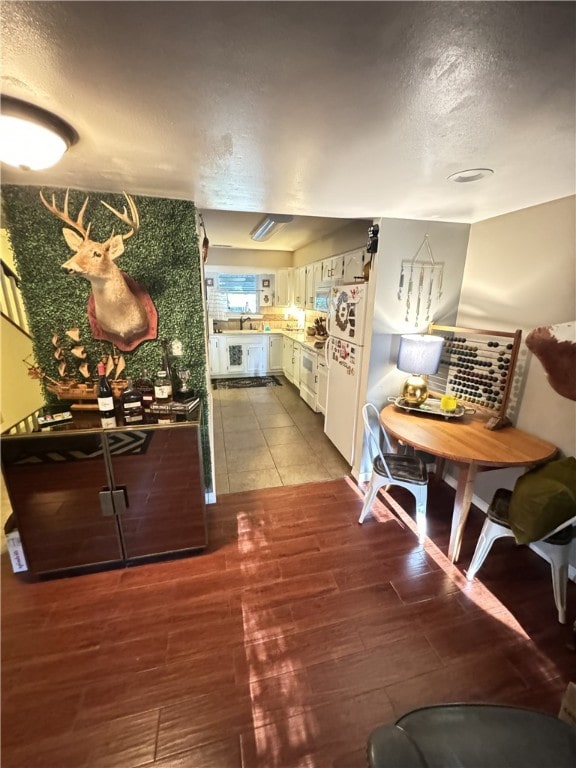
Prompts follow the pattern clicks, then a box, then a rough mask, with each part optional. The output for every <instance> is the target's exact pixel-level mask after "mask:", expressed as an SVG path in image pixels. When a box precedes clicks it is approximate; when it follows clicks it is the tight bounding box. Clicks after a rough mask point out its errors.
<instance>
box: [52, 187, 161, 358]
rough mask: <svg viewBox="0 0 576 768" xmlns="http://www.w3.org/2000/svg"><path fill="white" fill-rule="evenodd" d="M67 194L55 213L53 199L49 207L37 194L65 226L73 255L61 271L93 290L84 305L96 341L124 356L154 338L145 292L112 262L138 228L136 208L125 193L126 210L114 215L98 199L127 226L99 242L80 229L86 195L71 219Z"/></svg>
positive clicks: (153, 320)
mask: <svg viewBox="0 0 576 768" xmlns="http://www.w3.org/2000/svg"><path fill="white" fill-rule="evenodd" d="M68 193H69V190H66V195H65V198H64V207H63V209H62V210H61V211H60V210H58V208H57V206H56V201H55V197H54V195H52V204H51V205H50V204H49V203H48V202H47V201H46V199H45V198H44V196H43V194H42V192H40V199H41V200H42V202H43V203H44V205H45V206H46V208H47V209H48V210H49V211H50V213H52V214H54V216H56V217H57V218H58V219H60V220H61V221H63V222H64V223H65V224H68V225H69V227H70V229H69V228H67V227H65V228H64V229H63V230H62V234H63V236H64V239H65V240H66V243H67V245H68V247H69V248H70V249H71V250H72V251H75V253H74V255H73V256H72V257H71V258H70V259H68V261H66V262H64V264H62V269H64V270H66V272H67V273H68V274H69V275H75V276H80V277H84V278H85V279H86V280H88V281H89V282H90V285H91V286H92V294H91V296H90V300H89V302H88V317H89V320H90V324H91V326H92V332H93V336H94V338H96V339H106V340H107V341H111V342H112V343H114V344H115V345H116V346H117V347H118V348H119V349H121V350H123V351H125V352H127V351H130V350H132V349H134V348H135V347H136V346H138V344H140V342H141V341H144V340H145V339H149V338H155V337H156V323H157V315H156V309H155V307H154V305H153V303H152V300H151V299H150V296H148V294H147V293H146V292H145V291H144V289H143V288H142V287H141V286H139V285H138V283H136V282H135V281H134V280H132V279H131V278H130V277H129V276H128V275H126V274H125V273H124V272H122V271H121V270H120V269H119V268H118V267H117V266H116V264H115V261H116V259H117V258H118V257H119V256H121V255H122V254H123V253H124V241H125V240H127V239H128V238H129V237H132V235H134V234H135V233H136V232H138V229H139V228H140V220H139V217H138V210H137V209H136V205H135V203H134V200H133V199H132V198H131V197H130V196H129V195H127V194H126V193H124V197H125V198H126V202H127V203H128V210H127V209H126V206H124V210H123V211H122V212H120V211H117V210H116V209H114V208H112V206H110V205H108V203H106V202H104V200H101V201H100V202H101V203H102V205H104V206H105V207H106V208H108V210H110V211H112V213H113V214H114V215H115V216H117V217H118V218H119V219H120V221H122V222H123V223H124V224H126V225H127V226H128V227H129V230H128V231H127V232H125V233H124V234H118V235H115V234H114V229H112V233H111V235H110V237H109V238H108V239H107V240H105V241H104V242H102V243H100V242H97V241H96V240H92V239H91V238H90V224H88V225H87V226H85V225H84V214H85V212H86V206H87V205H88V199H89V198H88V197H87V198H86V200H84V204H83V205H82V207H81V209H80V212H79V214H78V216H77V218H76V219H73V218H72V217H71V216H70V214H69V212H68Z"/></svg>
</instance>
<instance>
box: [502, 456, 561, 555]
mask: <svg viewBox="0 0 576 768" xmlns="http://www.w3.org/2000/svg"><path fill="white" fill-rule="evenodd" d="M575 515H576V459H575V458H574V457H569V458H566V459H559V460H557V461H550V462H548V464H544V466H541V467H537V468H536V469H533V470H532V471H530V472H527V473H526V474H525V475H522V476H521V477H519V478H518V480H517V481H516V484H515V486H514V491H513V492H512V497H511V499H510V505H509V511H508V520H509V525H510V528H511V529H512V532H513V533H514V536H515V538H516V541H517V542H518V544H529V543H530V542H532V541H540V540H542V539H544V538H545V537H546V534H548V533H550V531H553V530H554V528H556V527H557V526H559V525H561V524H562V523H564V522H566V521H567V520H569V519H570V518H572V517H574V516H575Z"/></svg>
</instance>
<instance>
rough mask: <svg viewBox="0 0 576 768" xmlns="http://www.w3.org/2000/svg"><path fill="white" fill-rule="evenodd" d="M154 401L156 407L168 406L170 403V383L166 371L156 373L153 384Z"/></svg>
mask: <svg viewBox="0 0 576 768" xmlns="http://www.w3.org/2000/svg"><path fill="white" fill-rule="evenodd" d="M154 399H155V400H156V402H157V403H158V405H169V404H170V403H171V402H172V383H171V381H170V379H169V378H168V373H167V372H166V371H158V375H157V377H156V381H155V382H154Z"/></svg>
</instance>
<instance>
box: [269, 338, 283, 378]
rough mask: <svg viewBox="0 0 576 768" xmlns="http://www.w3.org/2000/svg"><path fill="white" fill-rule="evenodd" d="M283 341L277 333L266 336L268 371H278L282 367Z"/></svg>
mask: <svg viewBox="0 0 576 768" xmlns="http://www.w3.org/2000/svg"><path fill="white" fill-rule="evenodd" d="M283 341H284V339H283V337H282V336H280V334H277V333H276V334H274V335H273V336H269V337H268V365H267V369H268V373H278V372H279V371H281V370H282V368H283V351H284V350H283V347H284V344H283Z"/></svg>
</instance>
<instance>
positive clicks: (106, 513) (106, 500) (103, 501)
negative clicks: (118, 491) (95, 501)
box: [98, 488, 114, 517]
mask: <svg viewBox="0 0 576 768" xmlns="http://www.w3.org/2000/svg"><path fill="white" fill-rule="evenodd" d="M98 495H99V496H100V509H101V511H102V517H114V504H113V503H112V493H111V492H110V490H109V489H108V488H105V489H104V490H102V491H100V493H99V494H98Z"/></svg>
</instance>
